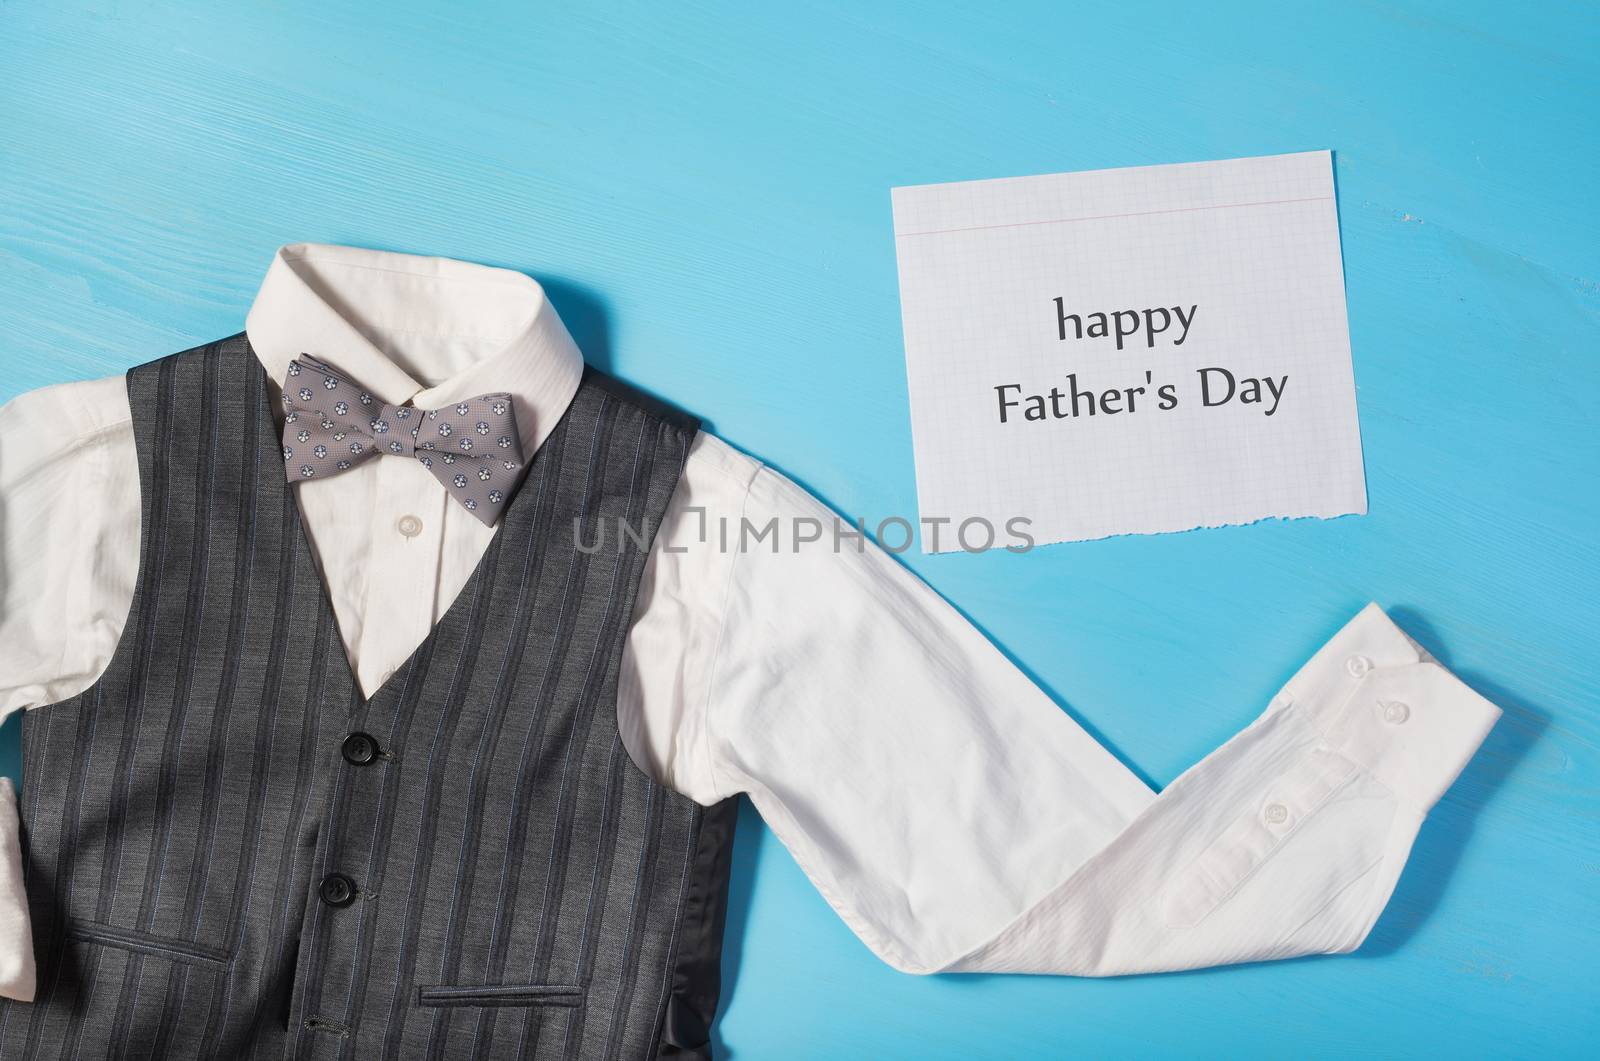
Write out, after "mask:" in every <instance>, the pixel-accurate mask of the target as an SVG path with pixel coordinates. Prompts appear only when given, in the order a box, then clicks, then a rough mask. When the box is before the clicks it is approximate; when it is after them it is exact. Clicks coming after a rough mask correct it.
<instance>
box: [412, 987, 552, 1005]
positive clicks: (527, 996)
mask: <svg viewBox="0 0 1600 1061" xmlns="http://www.w3.org/2000/svg"><path fill="white" fill-rule="evenodd" d="M582 1001H583V988H581V987H575V986H573V985H571V984H419V985H418V986H417V1005H419V1006H576V1005H578V1004H579V1003H580V1002H582Z"/></svg>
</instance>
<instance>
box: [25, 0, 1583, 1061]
mask: <svg viewBox="0 0 1600 1061" xmlns="http://www.w3.org/2000/svg"><path fill="white" fill-rule="evenodd" d="M1597 56H1600V17H1597V14H1596V9H1595V7H1594V6H1593V5H1592V4H1587V3H1578V4H1571V5H1567V4H1537V5H1505V4H1499V3H1463V2H1446V3H1409V4H1375V3H1369V4H1348V3H1341V4H1330V5H1328V6H1319V7H1310V6H1304V5H1299V4H1283V3H1281V2H1262V3H1225V4H1208V5H1193V4H1181V5H1177V4H1174V5H1155V4H1147V3H1138V2H1126V0H1119V2H1117V3H1098V4H1082V5H1074V6H1072V7H1069V6H1068V5H1063V4H1059V3H1004V4H952V5H941V6H922V5H911V4H863V3H860V2H859V0H855V2H839V3H827V4H783V5H778V4H759V3H758V4H752V3H748V2H746V3H736V2H725V3H724V2H710V0H698V2H687V0H685V2H678V3H673V4H665V3H650V2H647V0H638V2H586V3H569V4H548V3H544V4H536V3H530V2H528V0H518V2H506V3H485V2H463V3H453V4H444V3H437V2H419V0H384V2H381V3H380V2H376V0H371V2H351V3H344V2H336V0H279V2H273V3H243V2H233V3H195V2H190V3H161V2H153V0H152V2H141V0H120V2H103V3H93V4H84V3H69V2H66V0H54V2H50V3H32V2H28V3H19V2H4V0H0V365H3V366H4V368H5V372H4V374H3V375H0V398H6V397H10V396H11V395H13V394H15V393H18V392H21V391H23V390H26V389H29V388H33V387H37V386H40V385H43V384H47V383H52V382H58V381H63V380H71V379H81V378H89V377H94V376H99V375H104V374H107V373H111V372H115V371H120V370H121V369H123V368H124V367H125V366H128V365H130V364H133V363H135V362H139V361H143V360H146V359H148V358H150V357H153V356H156V355H159V354H163V353H166V352H169V351H172V350H175V349H179V348H182V347H185V346H188V345H191V344H193V343H195V342H198V341H201V340H205V339H210V338H214V337H217V336H220V335H224V334H228V333H232V332H234V331H237V330H238V329H239V328H240V327H241V323H242V321H243V317H244V313H245V310H246V308H247V307H248V305H249V302H250V299H251V295H252V293H253V290H254V288H255V285H256V283H257V281H258V279H259V277H260V275H261V272H262V270H263V269H264V268H265V266H266V264H267V261H268V259H269V257H270V255H271V253H272V251H273V249H274V248H275V247H276V246H277V245H278V244H280V243H284V242H291V241H298V240H319V241H329V242H344V243H353V244H362V245H368V246H375V247H384V248H389V249H395V250H404V251H411V252H421V253H429V254H442V255H448V256H453V257H460V258H467V259H472V260H475V261H482V262H488V263H492V264H498V265H505V266H510V267H514V268H517V269H521V270H524V271H526V272H529V273H531V274H533V275H534V276H536V277H538V278H539V279H540V280H542V281H544V282H545V283H546V284H547V286H548V288H549V290H550V292H551V294H552V297H553V298H554V300H555V302H556V304H557V306H558V308H559V309H560V311H561V313H562V314H563V316H564V317H565V318H566V319H567V320H568V321H569V322H570V324H571V326H572V328H573V330H574V332H575V333H576V334H577V336H578V338H579V340H580V342H581V343H582V344H583V346H584V348H585V349H586V351H587V353H588V355H589V357H590V358H591V360H593V361H595V362H597V363H599V364H600V365H602V366H604V367H607V368H609V369H610V370H612V371H614V372H617V373H620V374H621V375H623V376H625V377H628V378H630V379H632V380H634V381H636V382H638V383H641V384H643V385H644V386H646V387H648V388H651V389H653V390H655V391H658V392H660V393H662V394H663V395H666V396H668V397H669V398H671V399H673V400H675V401H677V402H678V403H680V404H682V405H684V406H686V407H688V408H690V409H693V410H696V411H698V412H700V413H703V414H705V415H706V416H707V417H708V418H709V422H710V424H711V425H712V427H713V428H714V429H715V430H716V431H717V432H718V433H719V434H721V435H722V436H723V437H725V438H727V439H729V440H730V441H732V442H734V443H735V444H737V445H739V446H741V447H743V448H746V449H748V450H750V451H752V452H754V453H756V454H757V455H759V456H762V457H764V458H766V459H768V460H770V461H771V462H772V463H774V464H775V465H776V466H778V467H779V468H781V469H783V470H785V471H787V472H788V473H790V474H791V475H793V476H795V477H796V478H798V479H799V480H801V481H802V482H804V483H806V484H807V485H808V486H810V487H811V488H812V489H813V490H815V491H817V492H818V493H819V494H821V495H822V496H823V497H824V498H826V499H828V500H829V501H830V502H831V503H832V504H834V505H835V506H837V507H838V508H840V509H842V510H843V511H845V512H847V513H850V514H852V515H855V514H860V515H866V516H869V517H871V518H873V519H878V518H882V517H883V516H885V515H888V514H893V513H910V512H914V511H915V508H914V505H915V496H914V490H913V477H912V458H911V444H910V432H909V424H908V417H907V411H906V387H905V374H904V366H903V361H902V350H901V342H900V321H899V309H898V305H897V300H896V280H895V264H894V243H893V240H892V238H891V228H890V216H889V197H888V189H889V188H890V187H891V186H892V185H895V184H910V183H923V182H932V181H944V180H960V179H969V178H978V177H991V176H1009V175H1017V174H1027V173H1038V172H1052V171H1060V170H1070V169H1091V168H1099V167H1106V166H1125V165H1142V164H1148V163H1157V162H1172V161H1190V160H1199V159H1212V158H1226V157H1232V156H1239V155H1252V154H1270V153H1277V152H1286V151H1299V150H1306V149H1312V148H1323V147H1331V148H1333V149H1334V150H1335V151H1336V171H1337V176H1338V189H1339V207H1340V212H1341V219H1342V231H1343V238H1344V256H1345V266H1346V272H1347V284H1348V291H1349V303H1350V324H1351V332H1352V340H1353V347H1354V353H1355V369H1356V378H1357V381H1358V384H1359V389H1360V407H1361V428H1362V437H1363V440H1364V444H1365V453H1366V459H1367V477H1368V484H1369V489H1370V493H1371V514H1370V515H1369V516H1366V517H1364V518H1345V519H1340V520H1334V521H1327V522H1321V521H1309V520H1308V521H1299V522H1292V523H1283V522H1267V523H1262V524H1259V525H1255V526H1250V527H1242V528H1230V529H1221V530H1211V531H1201V532H1192V533H1186V534H1176V535H1165V536H1159V537H1141V538H1123V539H1113V540H1108V541H1102V542H1094V543H1086V544H1078V545H1060V546H1053V547H1050V548H1045V549H1040V550H1038V551H1036V552H1033V553H1031V554H1029V555H1026V556H1011V555H1007V554H1005V553H997V554H995V555H985V556H979V557H974V556H967V555H961V554H957V555H952V556H943V557H937V558H927V557H921V556H910V557H908V562H909V563H910V564H911V566H912V567H914V568H915V569H916V570H917V571H918V572H919V573H920V574H921V575H922V576H923V577H925V578H927V579H928V580H929V581H930V582H932V583H933V584H934V585H935V586H936V587H937V588H938V589H939V590H940V591H941V592H942V593H944V594H945V595H946V596H947V597H949V598H950V599H951V600H952V601H954V602H955V603H956V604H957V605H958V606H960V607H961V608H962V609H963V610H965V612H966V613H967V614H968V615H970V616H971V617H972V619H973V620H974V621H975V622H976V623H978V624H979V625H981V626H982V627H983V628H984V629H985V630H986V631H987V632H988V633H989V634H990V635H991V636H992V637H993V638H995V639H996V640H997V641H998V642H999V643H1000V644H1001V645H1003V646H1004V647H1005V649H1006V651H1007V652H1009V653H1010V654H1011V655H1012V656H1013V658H1015V659H1016V660H1018V661H1019V662H1020V663H1021V664H1022V665H1023V666H1024V667H1026V668H1027V669H1028V670H1029V672H1030V673H1031V674H1032V675H1034V676H1035V677H1036V679H1037V680H1038V681H1039V682H1040V683H1041V684H1043V685H1044V686H1045V687H1046V688H1048V689H1049V690H1050V691H1051V692H1052V694H1053V695H1055V696H1056V697H1057V699H1058V700H1059V701H1060V702H1061V703H1062V705H1063V707H1064V709H1066V710H1069V711H1072V712H1073V713H1075V714H1076V715H1077V716H1078V717H1079V718H1081V719H1083V720H1085V721H1086V722H1087V723H1088V724H1089V725H1090V726H1092V727H1093V729H1094V730H1095V732H1097V733H1098V734H1099V735H1101V736H1102V738H1103V739H1104V740H1106V741H1107V742H1108V743H1109V744H1110V745H1111V746H1112V747H1113V748H1115V749H1116V751H1117V753H1118V754H1119V755H1120V756H1122V757H1123V759H1124V760H1125V761H1127V762H1129V763H1130V764H1131V765H1133V766H1134V768H1135V769H1137V770H1138V771H1139V772H1140V773H1141V775H1142V776H1144V777H1145V778H1147V779H1148V780H1149V781H1151V782H1152V783H1153V784H1157V785H1160V784H1165V783H1166V782H1168V781H1170V780H1171V779H1172V778H1173V777H1175V776H1176V775H1177V774H1178V773H1179V772H1180V771H1182V770H1183V769H1184V768H1185V767H1187V766H1188V765H1189V764H1190V763H1192V762H1193V761H1194V760H1195V759H1196V758H1198V757H1199V756H1201V755H1203V754H1205V753H1206V752H1207V751H1209V750H1210V749H1211V748H1213V747H1214V746H1215V745H1217V744H1218V743H1219V742H1221V741H1222V740H1224V739H1225V738H1226V737H1228V736H1229V735H1230V734H1231V733H1233V732H1234V731H1235V730H1236V729H1238V728H1239V727H1241V726H1243V725H1244V724H1245V723H1246V722H1248V721H1249V720H1250V719H1251V718H1253V717H1254V716H1255V715H1256V713H1257V712H1258V711H1260V710H1261V708H1262V706H1263V704H1264V702H1265V700H1266V699H1267V697H1268V696H1269V695H1270V694H1271V693H1272V692H1273V691H1274V690H1275V688H1276V687H1277V685H1278V684H1279V683H1280V682H1282V681H1283V680H1284V679H1285V678H1287V677H1288V675H1289V674H1290V673H1291V672H1292V671H1293V669H1294V668H1295V667H1296V666H1297V665H1298V664H1299V663H1300V662H1301V661H1302V660H1303V659H1304V657H1305V656H1306V655H1307V654H1308V653H1309V652H1311V651H1312V650H1313V649H1314V648H1315V647H1316V646H1317V645H1318V644H1320V643H1321V641H1322V640H1323V639H1324V638H1326V637H1327V636H1328V635H1330V634H1331V633H1332V632H1333V631H1334V630H1335V629H1337V627H1338V626H1339V625H1340V624H1341V623H1342V622H1343V621H1344V620H1345V619H1346V618H1347V617H1348V616H1349V615H1351V614H1352V613H1353V612H1354V611H1355V610H1356V609H1357V608H1358V607H1359V606H1360V605H1361V604H1362V603H1364V602H1365V601H1367V600H1368V599H1377V600H1379V601H1381V602H1383V603H1385V604H1386V605H1388V606H1390V607H1391V608H1392V609H1394V614H1395V615H1397V616H1398V617H1399V618H1400V619H1401V621H1402V622H1403V623H1404V624H1405V625H1406V626H1407V628H1408V629H1410V630H1411V631H1412V632H1413V633H1414V635H1415V636H1416V637H1418V638H1419V639H1420V640H1421V641H1422V642H1423V643H1424V644H1425V645H1427V646H1428V647H1429V648H1430V649H1431V650H1433V651H1434V652H1436V653H1437V654H1439V655H1440V656H1442V657H1443V658H1444V659H1445V661H1446V662H1447V663H1448V664H1450V665H1451V666H1452V667H1454V668H1455V669H1456V670H1457V671H1458V672H1459V673H1460V674H1461V675H1463V676H1464V677H1465V678H1466V679H1467V680H1468V681H1469V682H1471V683H1472V684H1473V685H1474V686H1475V687H1477V688H1478V689H1479V690H1481V691H1482V692H1483V693H1484V694H1485V695H1487V696H1489V697H1490V698H1491V699H1492V700H1494V701H1496V702H1497V703H1499V704H1500V705H1501V706H1503V707H1504V709H1505V712H1506V715H1505V719H1504V721H1503V722H1502V723H1501V724H1500V726H1499V727H1498V728H1497V729H1496V730H1495V732H1494V733H1493V735H1492V736H1491V737H1490V738H1489V740H1488V743H1487V745H1486V746H1485V748H1484V749H1483V751H1482V753H1481V754H1480V755H1479V756H1478V758H1477V759H1476V760H1475V761H1474V762H1473V763H1472V765H1471V766H1470V767H1469V768H1468V770H1467V772H1466V774H1465V775H1464V777H1463V778H1462V779H1461V781H1460V783H1459V784H1457V785H1456V787H1455V788H1454V789H1453V790H1452V791H1451V792H1450V794H1449V795H1448V797H1447V798H1446V799H1445V801H1444V802H1443V804H1441V805H1440V807H1439V808H1438V809H1437V811H1436V812H1435V813H1434V815H1433V817H1432V819H1431V820H1430V822H1429V823H1428V824H1427V825H1426V826H1425V827H1424V829H1423V832H1422V834H1421V837H1420V840H1419V842H1418V845H1417V848H1416V853H1415V855H1414V857H1413V859H1412V862H1411V864H1410V865H1409V867H1408V868H1407V870H1406V872H1405V876H1404V877H1403V879H1402V880H1401V882H1400V887H1399V890H1398V892H1397V894H1396V895H1395V897H1394V900H1393V902H1392V903H1391V905H1390V906H1389V908H1388V910H1387V912H1386V913H1385V914H1384V916H1383V918H1382V920H1381V921H1380V922H1379V924H1378V926H1377V928H1376V930H1375V931H1374V933H1373V936H1372V938H1371V940H1370V941H1369V942H1368V944H1367V946H1366V947H1365V948H1363V950H1362V951H1361V952H1360V953H1359V954H1357V955H1356V956H1353V957H1345V958H1319V959H1307V960H1301V961H1296V962H1291V963H1284V964H1275V965H1262V966H1254V967H1247V968H1239V969H1225V970H1214V971H1208V972H1200V973H1192V974H1186V975H1178V976H1157V977H1142V978H1135V979H1126V980H1120V981H1087V980H1071V979H1057V978H1025V977H934V978H921V979H919V978H913V977H907V976H902V975H899V974H897V973H895V972H893V971H891V970H890V969H889V968H887V967H886V966H883V965H881V964H879V963H878V962H877V961H876V960H875V959H874V958H873V957H872V956H871V955H870V954H869V953H868V951H867V950H866V948H865V947H864V946H862V945H861V944H860V943H858V942H857V941H856V940H855V938H854V937H853V936H851V935H850V933H849V932H848V931H847V930H846V929H845V927H844V926H843V925H842V924H841V923H840V922H839V921H838V920H837V919H836V918H835V917H834V916H833V914H832V913H831V912H830V911H829V909H828V908H827V907H826V905H825V904H824V903H823V901H822V899H821V898H820V897H819V896H818V895H817V894H816V893H815V892H814V891H813V890H812V889H811V887H810V886H809V884H808V883H807V882H806V880H805V878H804V877H803V876H802V875H801V873H800V872H799V870H798V869H797V868H796V867H795V865H794V864H793V862H792V861H791V860H790V859H789V857H788V855H787V854H786V853H785V852H784V851H783V849H782V847H781V846H780V845H779V844H778V843H777V842H776V841H775V840H774V839H773V838H772V837H771V835H770V834H769V833H767V832H766V831H765V830H764V829H763V827H762V826H761V825H760V822H759V820H758V819H757V818H756V817H755V816H754V815H753V814H750V813H748V812H747V813H746V814H745V816H744V818H743V820H741V822H740V830H741V832H740V837H739V845H738V851H737V858H736V876H735V880H734V902H733V913H732V917H731V923H730V928H729V945H728V950H727V959H728V960H727V976H726V990H727V1004H726V1011H725V1014H726V1015H725V1017H724V1019H723V1020H722V1021H721V1022H720V1026H719V1032H718V1041H719V1044H720V1045H721V1046H722V1048H723V1049H724V1051H725V1055H726V1056H729V1057H734V1058H740V1059H751V1061H766V1059H786V1058H816V1057H851V1058H854V1057H861V1058H915V1059H933V1058H971V1057H999V1058H1035V1057H1056V1056H1060V1057H1109V1056H1124V1055H1142V1056H1178V1055H1200V1056H1217V1057H1224V1056H1226V1057H1247V1056H1257V1055H1259V1056H1264V1057H1315V1056H1330V1057H1331V1056H1349V1055H1361V1056H1390V1057H1443V1056H1520V1057H1535V1056H1538V1057H1560V1056H1571V1055H1579V1054H1583V1053H1587V1054H1588V1056H1596V1050H1597V1048H1600V1047H1597V1039H1600V990H1597V986H1596V985H1597V983H1600V959H1597V957H1596V956H1597V954H1600V799H1597V792H1596V770H1597V768H1600V751H1597V741H1600V710H1597V701H1600V681H1597V669H1600V666H1597V665H1600V636H1597V635H1600V604H1597V600H1600V550H1597V543H1596V536H1597V525H1600V418H1597V416H1596V413H1595V403H1596V402H1600V342H1597V340H1600V326H1597V324H1600V286H1597V285H1600V263H1597V256H1600V255H1597V246H1600V224H1597V222H1600V207H1597V201H1600V199H1597V196H1596V193H1595V184H1594V182H1595V174H1596V166H1597V163H1600V150H1597V148H1600V123H1597V110H1600V107H1597V101H1600V62H1597ZM3 748H4V756H0V765H4V766H6V767H7V768H8V769H9V770H10V771H13V772H14V771H15V769H16V745H15V724H14V723H13V724H11V725H9V726H8V727H7V729H6V737H5V739H4V742H3Z"/></svg>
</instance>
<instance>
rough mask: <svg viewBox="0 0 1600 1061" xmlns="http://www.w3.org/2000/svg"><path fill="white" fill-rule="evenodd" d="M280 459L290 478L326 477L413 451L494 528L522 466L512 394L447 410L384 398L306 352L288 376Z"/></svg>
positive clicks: (452, 492) (490, 396)
mask: <svg viewBox="0 0 1600 1061" xmlns="http://www.w3.org/2000/svg"><path fill="white" fill-rule="evenodd" d="M283 407H284V409H285V410H286V412H285V414H284V417H283V463H284V469H285V471H286V472H287V478H288V479H289V481H290V482H293V481H295V480H296V479H325V478H327V477H328V476H331V475H338V474H339V473H340V472H343V471H348V470H349V469H351V468H354V467H355V466H356V465H357V464H360V463H361V462H362V461H364V460H367V459H369V458H371V457H379V456H385V455H393V456H397V457H410V458H414V459H416V460H418V461H420V462H421V463H422V466H423V467H424V468H426V469H428V470H429V471H430V472H432V473H433V477H434V478H435V479H438V480H439V481H440V482H441V483H443V484H444V487H445V489H446V490H447V491H449V493H450V496H451V497H453V498H455V499H456V500H457V501H459V502H460V503H461V504H462V505H463V506H464V507H465V508H466V510H467V511H468V512H471V513H472V514H473V515H474V516H476V517H478V519H480V520H482V521H483V522H484V523H485V524H487V525H489V526H493V525H494V521H495V520H496V519H497V518H499V516H500V513H501V511H502V510H503V509H504V508H505V502H506V499H507V498H508V497H510V496H511V488H512V486H513V485H514V484H515V483H516V481H517V475H518V474H519V473H520V470H521V468H522V441H521V436H520V435H518V434H517V419H516V416H515V414H513V412H512V410H511V395H509V394H482V395H479V396H478V397H476V398H468V399H467V400H466V401H464V402H460V403H459V404H457V405H454V406H450V407H448V408H444V409H416V408H413V407H411V406H409V405H389V404H388V403H386V402H380V401H378V400H377V399H376V398H374V397H373V396H372V395H370V394H368V393H367V392H366V391H365V390H363V389H362V388H361V385H360V384H358V383H355V382H353V381H351V380H348V379H346V378H345V377H343V376H341V375H339V373H338V372H336V371H334V370H333V369H332V368H330V367H329V366H327V365H325V364H323V363H322V362H321V361H318V360H317V359H316V358H314V357H311V356H309V355H307V354H301V355H300V357H299V358H298V359H296V360H294V361H291V362H289V375H288V378H286V379H285V380H284V382H283Z"/></svg>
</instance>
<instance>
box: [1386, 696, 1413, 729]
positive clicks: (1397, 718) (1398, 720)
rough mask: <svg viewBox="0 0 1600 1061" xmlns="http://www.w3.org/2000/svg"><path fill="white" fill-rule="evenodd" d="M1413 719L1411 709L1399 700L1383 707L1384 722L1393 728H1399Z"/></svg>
mask: <svg viewBox="0 0 1600 1061" xmlns="http://www.w3.org/2000/svg"><path fill="white" fill-rule="evenodd" d="M1410 717H1411V707H1410V706H1409V705H1408V704H1404V703H1402V702H1400V701H1399V700H1391V701H1389V702H1388V703H1387V704H1384V705H1383V720H1384V721H1385V722H1387V723H1389V724H1390V725H1391V726H1399V725H1403V724H1404V723H1405V720H1406V719H1408V718H1410Z"/></svg>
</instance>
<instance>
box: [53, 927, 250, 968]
mask: <svg viewBox="0 0 1600 1061" xmlns="http://www.w3.org/2000/svg"><path fill="white" fill-rule="evenodd" d="M67 938H68V939H75V940H81V941H83V942H85V943H97V944H99V945H100V946H102V947H115V948H117V949H118V950H127V951H134V952H135V953H138V954H150V955H154V956H155V957H157V958H165V959H167V960H168V961H174V962H188V963H190V964H193V965H227V964H228V963H229V962H230V961H232V960H233V955H232V954H230V953H229V952H227V951H225V950H217V949H216V948H215V947H205V946H201V945H200V944H198V943H194V942H191V941H189V940H186V939H173V938H171V937H170V936H154V935H151V934H150V933H148V932H136V931H134V930H133V929H131V928H119V927H118V926H116V925H106V924H101V923H100V922H98V921H69V922H67Z"/></svg>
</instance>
